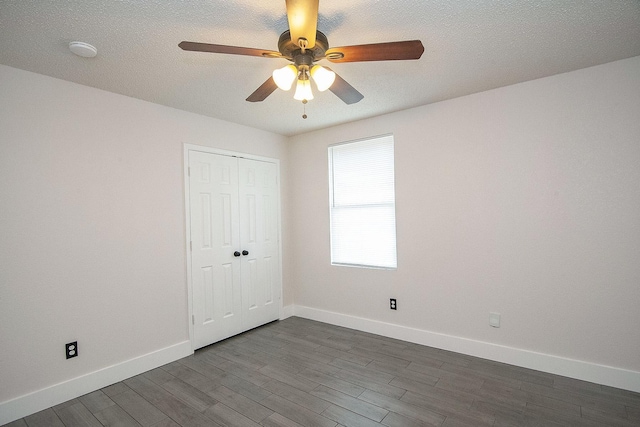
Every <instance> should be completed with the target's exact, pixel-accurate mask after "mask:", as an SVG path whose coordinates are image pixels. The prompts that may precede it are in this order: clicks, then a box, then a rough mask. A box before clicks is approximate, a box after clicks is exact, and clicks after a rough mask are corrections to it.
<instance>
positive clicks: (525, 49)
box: [0, 0, 640, 135]
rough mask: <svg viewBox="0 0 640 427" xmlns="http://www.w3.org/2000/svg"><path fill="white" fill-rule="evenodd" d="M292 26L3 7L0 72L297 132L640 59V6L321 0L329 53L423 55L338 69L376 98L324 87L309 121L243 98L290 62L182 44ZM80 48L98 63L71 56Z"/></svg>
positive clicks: (74, 2)
mask: <svg viewBox="0 0 640 427" xmlns="http://www.w3.org/2000/svg"><path fill="white" fill-rule="evenodd" d="M286 29H287V19H286V15H285V2H284V0H271V1H259V2H257V1H254V0H208V1H204V0H193V1H183V0H136V1H133V0H131V1H116V0H108V1H105V0H56V1H43V0H0V63H1V64H4V65H8V66H11V67H16V68H20V69H23V70H28V71H33V72H36V73H40V74H45V75H48V76H52V77H57V78H60V79H64V80H69V81H72V82H76V83H80V84H83V85H87V86H92V87H96V88H100V89H104V90H107V91H111V92H115V93H119V94H123V95H128V96H131V97H134V98H139V99H143V100H146V101H151V102H154V103H158V104H163V105H167V106H170V107H174V108H178V109H182V110H186V111H191V112H194V113H199V114H203V115H206V116H211V117H216V118H219V119H223V120H227V121H231V122H236V123H241V124H244V125H248V126H252V127H256V128H260V129H265V130H269V131H272V132H276V133H280V134H284V135H295V134H299V133H303V132H307V131H310V130H314V129H319V128H324V127H327V126H332V125H335V124H338V123H344V122H348V121H353V120H357V119H361V118H365V117H371V116H375V115H379V114H383V113H388V112H391V111H397V110H402V109H406V108H410V107H415V106H418V105H424V104H429V103H432V102H436V101H440V100H444V99H450V98H455V97H458V96H462V95H467V94H470V93H474V92H479V91H483V90H487V89H492V88H496V87H500V86H506V85H510V84H514V83H518V82H523V81H527V80H532V79H536V78H540V77H545V76H550V75H553V74H557V73H563V72H567V71H572V70H576V69H580V68H584V67H589V66H592V65H598V64H602V63H606V62H610V61H615V60H619V59H624V58H628V57H632V56H637V55H640V1H638V0H605V1H603V0H537V1H534V0H530V1H527V0H503V1H490V0H448V1H445V0H431V1H429V0H395V1H372V0H322V1H320V16H319V23H318V29H319V30H320V31H322V32H324V33H325V34H326V35H327V37H328V39H329V44H330V46H347V45H355V44H366V43H378V42H386V41H397V40H410V39H420V40H422V43H423V44H424V46H425V52H424V54H423V56H422V58H421V59H420V60H417V61H385V62H375V63H342V64H331V67H332V69H334V70H335V71H336V72H337V73H338V74H340V75H341V76H342V77H343V78H344V79H345V80H347V81H348V82H349V83H351V84H352V85H353V86H354V87H355V88H356V89H358V90H359V91H360V92H361V93H362V94H363V95H364V96H365V97H364V99H363V100H362V101H360V102H359V103H357V104H353V105H345V104H344V103H342V101H340V100H339V99H338V98H337V97H336V96H335V95H334V94H332V93H331V92H329V91H327V92H323V93H317V91H314V94H315V99H314V100H312V101H310V102H309V104H308V105H307V107H306V112H307V115H308V118H307V119H306V120H303V119H302V117H301V116H302V104H301V103H300V102H297V101H294V100H293V91H290V92H283V91H281V90H276V91H275V92H274V93H273V94H272V95H271V96H270V97H268V98H267V99H266V100H265V101H264V102H261V103H249V102H246V101H245V98H246V97H247V96H248V95H249V94H251V93H252V92H253V91H254V90H255V89H256V88H257V87H258V86H259V85H260V84H262V83H263V82H264V81H265V80H266V79H267V78H268V77H269V76H270V74H271V72H272V71H273V69H275V68H279V67H282V66H283V65H285V64H286V63H287V62H286V60H283V59H271V58H258V57H245V56H237V55H223V54H208V53H198V52H185V51H182V50H181V49H179V48H178V43H179V42H180V41H182V40H189V41H197V42H206V43H216V44H228V45H234V46H244V47H254V48H261V49H269V50H277V40H278V36H279V35H280V33H282V32H283V31H285V30H286ZM75 40H79V41H84V42H87V43H90V44H92V45H94V46H96V47H97V48H98V56H96V57H95V58H93V59H86V58H80V57H77V56H75V55H73V54H72V53H71V52H70V51H69V49H68V44H69V42H70V41H75ZM323 62H324V61H322V62H321V63H323ZM0 84H2V82H0Z"/></svg>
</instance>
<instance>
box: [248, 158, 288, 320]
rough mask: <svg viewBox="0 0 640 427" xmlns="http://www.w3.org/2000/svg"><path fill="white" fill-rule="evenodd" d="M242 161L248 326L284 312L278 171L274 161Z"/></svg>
mask: <svg viewBox="0 0 640 427" xmlns="http://www.w3.org/2000/svg"><path fill="white" fill-rule="evenodd" d="M238 165H239V176H240V182H239V200H240V240H241V242H242V244H241V246H242V250H243V252H242V254H243V256H242V262H241V278H242V316H243V326H244V329H245V330H247V329H251V328H255V327H256V326H260V325H263V324H265V323H267V322H270V321H272V320H276V319H278V317H279V315H280V310H279V304H278V302H279V299H278V296H279V294H280V286H279V284H280V281H281V280H280V257H279V243H278V206H279V202H278V181H277V178H278V175H277V167H276V165H275V164H274V163H269V162H261V161H256V160H247V159H238ZM245 254H246V255H245Z"/></svg>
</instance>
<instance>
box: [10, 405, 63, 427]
mask: <svg viewBox="0 0 640 427" xmlns="http://www.w3.org/2000/svg"><path fill="white" fill-rule="evenodd" d="M24 420H25V421H26V423H25V424H24V425H28V426H29V427H64V424H63V423H62V421H61V420H60V418H58V415H57V414H56V413H55V411H54V410H53V409H51V408H48V409H45V410H44V411H40V412H36V413H35V414H33V415H29V416H28V417H25V419H24ZM16 426H17V424H16ZM16 426H13V427H16Z"/></svg>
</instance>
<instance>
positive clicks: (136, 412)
mask: <svg viewBox="0 0 640 427" xmlns="http://www.w3.org/2000/svg"><path fill="white" fill-rule="evenodd" d="M111 399H112V400H113V401H114V402H115V403H117V404H118V406H120V407H121V408H122V409H124V410H125V412H127V413H128V414H129V415H131V417H132V418H133V419H134V420H136V421H137V422H138V423H140V424H141V425H142V426H144V427H150V426H155V424H156V423H158V422H160V421H162V420H164V419H165V418H167V416H166V415H165V414H164V413H163V412H162V411H161V410H159V409H158V408H156V407H155V406H153V405H152V404H151V403H149V402H148V401H147V400H145V399H144V398H142V396H140V395H139V394H138V393H136V392H135V391H133V390H131V389H128V390H127V391H125V392H124V393H119V394H117V395H114V396H112V397H111Z"/></svg>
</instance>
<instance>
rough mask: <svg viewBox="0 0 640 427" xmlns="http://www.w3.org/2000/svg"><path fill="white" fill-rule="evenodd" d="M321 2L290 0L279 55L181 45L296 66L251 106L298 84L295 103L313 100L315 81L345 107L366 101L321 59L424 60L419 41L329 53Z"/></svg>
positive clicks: (270, 82) (259, 92) (276, 77)
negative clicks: (320, 23) (319, 27)
mask: <svg viewBox="0 0 640 427" xmlns="http://www.w3.org/2000/svg"><path fill="white" fill-rule="evenodd" d="M318 3H319V0H286V6H287V19H288V21H289V30H287V31H285V32H284V33H282V34H281V35H280V39H279V40H278V51H277V52H276V51H273V50H262V49H253V48H247V47H237V46H227V45H219V44H210V43H198V42H189V41H183V42H181V43H180V44H179V45H178V46H179V47H180V48H181V49H183V50H188V51H195V52H210V53H227V54H233V55H247V56H262V57H266V58H284V59H287V60H289V61H290V62H291V64H289V65H287V66H285V67H283V68H280V69H277V70H275V71H274V72H273V75H272V76H271V77H269V78H268V79H267V81H265V82H264V83H263V84H262V85H261V86H260V87H259V88H258V89H256V90H255V92H253V93H252V94H251V95H249V97H248V98H247V101H249V102H260V101H264V100H265V99H266V98H267V97H268V96H269V95H271V93H273V91H275V90H276V88H278V87H279V88H281V89H283V90H289V89H290V88H291V86H292V85H293V82H294V81H297V83H296V92H295V95H294V99H296V100H299V101H302V102H303V103H305V104H306V102H307V101H309V100H311V99H313V92H312V91H311V84H310V79H311V78H312V79H313V80H314V81H315V82H316V87H317V88H318V90H319V91H324V90H326V89H329V90H330V91H331V92H333V93H334V94H335V95H336V96H337V97H338V98H340V99H341V100H342V101H344V102H345V103H346V104H354V103H356V102H358V101H360V100H361V99H362V98H364V95H362V94H361V93H360V92H358V91H357V90H356V89H355V88H354V87H353V86H351V85H350V84H349V83H347V82H346V81H345V80H344V79H343V78H342V77H340V76H338V75H337V74H336V73H335V72H334V71H333V70H331V69H330V68H327V67H322V66H320V65H318V64H316V62H317V61H319V60H321V59H327V60H328V61H330V62H335V63H339V62H362V61H390V60H405V59H419V58H420V56H422V53H423V52H424V46H422V42H420V40H409V41H398V42H388V43H374V44H365V45H356V46H343V47H334V48H329V42H328V40H327V37H326V36H325V35H324V34H323V33H321V32H320V31H318V30H317V23H318Z"/></svg>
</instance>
